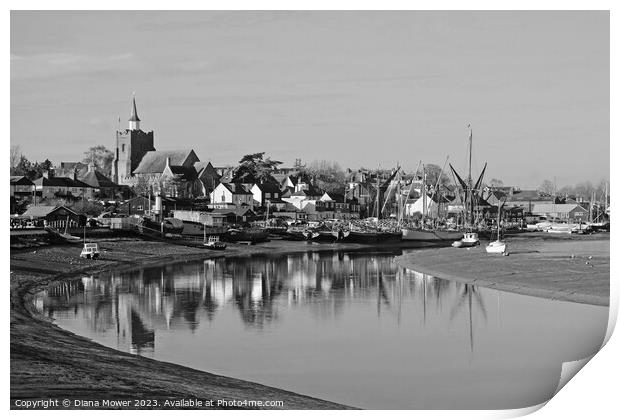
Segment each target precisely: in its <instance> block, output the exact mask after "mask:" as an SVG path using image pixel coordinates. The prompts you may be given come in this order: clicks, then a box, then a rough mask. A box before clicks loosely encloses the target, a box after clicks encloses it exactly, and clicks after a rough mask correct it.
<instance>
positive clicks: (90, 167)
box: [88, 160, 95, 172]
mask: <svg viewBox="0 0 620 420" xmlns="http://www.w3.org/2000/svg"><path fill="white" fill-rule="evenodd" d="M94 170H95V164H94V162H93V161H92V160H91V161H90V162H88V172H92V171H94Z"/></svg>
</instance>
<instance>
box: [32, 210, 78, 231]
mask: <svg viewBox="0 0 620 420" xmlns="http://www.w3.org/2000/svg"><path fill="white" fill-rule="evenodd" d="M20 218H21V219H28V220H33V221H35V223H36V224H37V225H39V226H50V227H53V228H57V229H61V228H62V229H64V228H65V227H70V228H71V227H82V226H85V225H86V216H84V215H83V214H79V213H77V212H75V211H73V210H71V209H70V208H68V207H65V206H30V207H28V210H26V211H25V212H24V213H23V214H22V215H21V216H20Z"/></svg>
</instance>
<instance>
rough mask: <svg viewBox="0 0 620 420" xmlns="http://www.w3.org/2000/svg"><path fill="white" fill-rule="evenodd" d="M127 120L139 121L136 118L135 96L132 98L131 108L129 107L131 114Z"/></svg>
mask: <svg viewBox="0 0 620 420" xmlns="http://www.w3.org/2000/svg"><path fill="white" fill-rule="evenodd" d="M129 121H140V118H138V110H137V108H136V98H135V97H134V98H133V108H132V109H131V116H130V117H129Z"/></svg>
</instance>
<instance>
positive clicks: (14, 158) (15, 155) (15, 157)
mask: <svg viewBox="0 0 620 420" xmlns="http://www.w3.org/2000/svg"><path fill="white" fill-rule="evenodd" d="M9 156H10V158H11V166H10V168H11V171H13V169H15V168H16V167H17V165H18V164H19V161H20V160H21V158H22V157H23V156H24V155H23V154H22V149H21V148H20V147H19V146H11V151H10V154H9Z"/></svg>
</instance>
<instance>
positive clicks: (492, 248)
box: [486, 241, 506, 254]
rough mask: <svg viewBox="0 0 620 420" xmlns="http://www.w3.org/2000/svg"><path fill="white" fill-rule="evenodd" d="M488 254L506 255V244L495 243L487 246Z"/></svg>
mask: <svg viewBox="0 0 620 420" xmlns="http://www.w3.org/2000/svg"><path fill="white" fill-rule="evenodd" d="M486 250H487V254H505V253H506V242H502V241H493V242H490V243H489V244H488V245H487V246H486Z"/></svg>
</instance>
